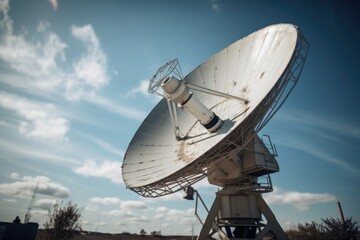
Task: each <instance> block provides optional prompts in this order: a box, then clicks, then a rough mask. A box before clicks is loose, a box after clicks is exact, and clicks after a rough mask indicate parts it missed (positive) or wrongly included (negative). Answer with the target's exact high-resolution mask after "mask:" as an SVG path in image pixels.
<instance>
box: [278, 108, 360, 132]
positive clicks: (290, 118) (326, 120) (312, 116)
mask: <svg viewBox="0 0 360 240" xmlns="http://www.w3.org/2000/svg"><path fill="white" fill-rule="evenodd" d="M277 118H279V119H280V120H281V121H285V122H293V123H294V124H293V126H295V127H296V125H297V124H299V125H302V126H308V127H311V128H315V129H323V130H326V131H327V132H334V133H336V134H338V135H342V136H344V135H345V136H348V137H352V138H355V139H359V138H360V125H359V123H358V122H356V123H354V122H353V123H352V122H350V121H349V120H345V119H341V118H340V117H339V116H332V117H331V116H327V117H324V116H319V115H318V114H316V113H313V112H305V111H301V110H295V109H292V110H289V111H287V112H279V114H278V115H277Z"/></svg>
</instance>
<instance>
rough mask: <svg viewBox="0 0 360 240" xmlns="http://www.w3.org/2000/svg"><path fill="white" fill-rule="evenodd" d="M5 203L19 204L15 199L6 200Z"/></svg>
mask: <svg viewBox="0 0 360 240" xmlns="http://www.w3.org/2000/svg"><path fill="white" fill-rule="evenodd" d="M4 202H9V203H17V200H16V199H15V198H4Z"/></svg>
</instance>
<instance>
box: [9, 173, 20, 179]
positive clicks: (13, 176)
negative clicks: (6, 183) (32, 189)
mask: <svg viewBox="0 0 360 240" xmlns="http://www.w3.org/2000/svg"><path fill="white" fill-rule="evenodd" d="M10 178H12V179H18V178H19V174H18V173H16V172H12V173H10Z"/></svg>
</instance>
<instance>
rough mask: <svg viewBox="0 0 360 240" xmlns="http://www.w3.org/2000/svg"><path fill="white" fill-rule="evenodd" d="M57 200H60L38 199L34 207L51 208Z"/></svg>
mask: <svg viewBox="0 0 360 240" xmlns="http://www.w3.org/2000/svg"><path fill="white" fill-rule="evenodd" d="M56 202H58V200H57V199H50V198H41V199H38V200H36V202H35V203H34V207H37V208H41V209H50V208H52V207H53V206H54V204H55V203H56Z"/></svg>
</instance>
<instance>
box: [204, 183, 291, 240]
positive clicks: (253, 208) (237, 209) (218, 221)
mask: <svg viewBox="0 0 360 240" xmlns="http://www.w3.org/2000/svg"><path fill="white" fill-rule="evenodd" d="M262 215H263V216H264V217H265V219H266V224H263V223H261V221H262V217H261V216H262ZM215 233H217V234H218V235H219V236H220V238H221V239H222V240H228V239H229V240H230V239H239V240H240V239H242V240H244V239H249V240H250V239H256V240H258V239H261V240H262V239H263V238H264V237H266V236H273V237H275V238H274V239H282V240H286V239H288V238H287V235H286V234H285V232H284V231H283V229H282V228H281V226H280V224H279V223H278V221H277V220H276V218H275V215H274V214H273V212H272V211H271V210H270V208H269V206H268V205H267V204H266V202H265V201H264V199H263V198H262V196H261V194H260V193H245V192H242V191H238V190H236V189H235V188H233V189H227V188H224V189H222V190H221V191H219V192H217V194H216V198H215V200H214V203H213V205H212V207H211V209H210V211H209V214H208V216H207V218H206V220H205V222H204V224H203V227H202V229H201V232H200V234H199V236H198V238H197V239H198V240H206V239H212V235H214V234H215Z"/></svg>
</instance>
